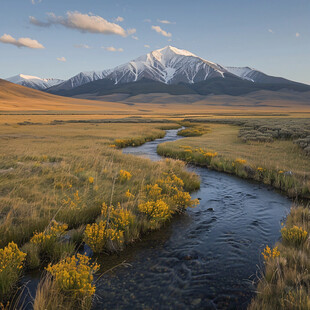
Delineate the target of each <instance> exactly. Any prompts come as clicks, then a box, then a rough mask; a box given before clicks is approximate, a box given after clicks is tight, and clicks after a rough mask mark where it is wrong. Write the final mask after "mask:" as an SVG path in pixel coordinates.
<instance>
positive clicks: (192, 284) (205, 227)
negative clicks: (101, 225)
mask: <svg viewBox="0 0 310 310" xmlns="http://www.w3.org/2000/svg"><path fill="white" fill-rule="evenodd" d="M179 138H180V137H178V136H177V130H168V131H167V135H166V136H165V137H164V138H162V139H158V140H155V141H152V142H148V143H146V144H144V145H142V146H140V147H135V148H133V147H128V148H126V149H124V150H123V152H124V153H126V154H134V155H137V156H144V157H148V158H150V159H152V160H159V159H161V157H160V156H158V155H157V154H156V148H157V145H158V144H159V143H162V142H166V141H174V140H176V139H179ZM191 169H193V170H194V171H195V172H196V173H197V174H198V175H200V178H201V188H200V190H199V191H197V192H196V193H193V195H192V196H193V198H200V199H201V200H200V205H199V206H198V207H196V208H195V209H189V210H187V212H186V213H185V214H183V215H179V216H176V217H175V218H174V219H173V220H172V221H171V222H170V223H169V224H167V225H166V226H165V227H164V228H162V229H161V230H159V231H156V232H153V233H151V234H149V235H147V236H145V237H143V238H142V240H141V241H139V242H137V243H135V244H134V245H132V246H129V247H127V248H126V249H125V251H123V252H122V253H121V254H120V256H117V255H113V256H105V257H103V258H102V262H100V261H99V263H102V264H103V265H104V266H105V268H106V269H109V268H111V267H113V266H117V265H118V264H120V263H122V262H123V261H126V263H127V265H126V266H124V265H121V266H119V267H117V268H115V269H113V270H112V271H111V272H108V273H106V274H105V275H104V276H102V277H101V278H100V279H99V280H98V281H97V283H96V287H97V290H96V295H97V296H98V297H97V298H96V300H95V305H94V309H245V308H246V307H247V305H248V303H249V301H250V300H251V298H252V297H253V295H254V290H255V287H253V285H252V280H254V279H255V277H256V273H257V272H259V268H261V267H262V260H261V255H260V252H261V250H262V249H263V248H264V247H265V245H266V244H269V245H272V244H274V243H275V242H276V241H277V240H278V239H279V237H280V232H279V231H280V228H281V221H283V220H284V219H285V216H286V215H287V214H288V212H289V208H290V206H291V201H290V200H288V199H287V198H285V197H283V196H281V195H280V194H278V193H276V192H274V191H273V190H270V189H269V188H267V187H266V186H264V185H259V184H256V183H251V182H249V181H245V180H242V179H239V178H237V177H234V176H230V175H226V174H223V173H219V172H214V171H210V170H208V169H205V168H197V167H196V168H195V167H193V168H191Z"/></svg>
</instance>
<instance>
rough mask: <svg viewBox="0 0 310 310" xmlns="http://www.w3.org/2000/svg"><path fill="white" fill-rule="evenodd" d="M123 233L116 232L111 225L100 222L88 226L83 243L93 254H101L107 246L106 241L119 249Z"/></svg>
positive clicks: (120, 231)
mask: <svg viewBox="0 0 310 310" xmlns="http://www.w3.org/2000/svg"><path fill="white" fill-rule="evenodd" d="M123 239H124V232H123V231H122V230H118V229H117V228H116V227H115V226H114V224H113V223H109V226H107V222H106V221H103V220H101V221H100V222H99V223H98V224H97V223H93V224H88V225H87V226H86V228H85V232H84V241H85V243H86V244H88V245H89V246H90V248H91V249H92V250H93V252H95V253H101V252H103V250H104V249H105V248H107V246H108V244H107V243H108V241H109V240H110V241H112V242H113V244H115V246H118V247H120V246H121V245H122V243H123V241H124V240H123Z"/></svg>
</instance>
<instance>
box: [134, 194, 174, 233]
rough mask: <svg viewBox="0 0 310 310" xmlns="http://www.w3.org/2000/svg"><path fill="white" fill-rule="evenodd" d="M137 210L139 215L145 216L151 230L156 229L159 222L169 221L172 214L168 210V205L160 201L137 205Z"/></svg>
mask: <svg viewBox="0 0 310 310" xmlns="http://www.w3.org/2000/svg"><path fill="white" fill-rule="evenodd" d="M138 209H139V211H140V212H141V213H144V214H146V215H147V218H148V220H149V222H150V227H151V228H153V229H154V228H158V224H160V223H161V222H164V221H166V220H167V219H170V218H171V216H172V213H173V212H172V211H171V210H170V209H169V206H168V204H167V203H166V202H164V201H163V200H161V199H159V200H156V201H147V202H145V203H141V204H139V206H138Z"/></svg>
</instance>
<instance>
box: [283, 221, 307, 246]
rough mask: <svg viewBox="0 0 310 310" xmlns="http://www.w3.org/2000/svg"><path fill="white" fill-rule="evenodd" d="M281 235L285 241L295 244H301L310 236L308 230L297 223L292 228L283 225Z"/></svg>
mask: <svg viewBox="0 0 310 310" xmlns="http://www.w3.org/2000/svg"><path fill="white" fill-rule="evenodd" d="M281 235H282V239H283V242H284V243H287V244H290V245H294V246H301V245H302V244H304V243H305V242H306V240H307V238H308V232H307V231H306V230H304V229H303V228H302V227H298V226H296V225H294V226H293V227H292V228H286V227H283V228H282V229H281Z"/></svg>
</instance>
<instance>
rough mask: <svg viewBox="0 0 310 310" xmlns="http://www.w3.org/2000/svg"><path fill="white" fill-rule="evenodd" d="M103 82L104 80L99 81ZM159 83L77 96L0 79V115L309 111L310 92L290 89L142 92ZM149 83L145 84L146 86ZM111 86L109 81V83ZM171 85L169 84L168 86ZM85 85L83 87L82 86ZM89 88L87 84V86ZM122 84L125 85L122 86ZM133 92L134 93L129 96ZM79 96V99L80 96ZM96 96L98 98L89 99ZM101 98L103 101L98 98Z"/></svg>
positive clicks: (128, 85) (129, 84)
mask: <svg viewBox="0 0 310 310" xmlns="http://www.w3.org/2000/svg"><path fill="white" fill-rule="evenodd" d="M97 83H99V84H100V83H103V81H97ZM158 83H159V82H154V81H151V82H150V81H149V80H143V81H140V83H127V84H124V85H119V87H120V90H122V91H123V93H121V94H116V95H107V94H105V93H106V92H102V93H101V95H100V96H98V95H94V97H91V95H90V94H88V95H86V97H87V98H86V97H84V96H85V94H83V92H82V94H80V95H78V94H76V95H75V96H76V98H68V97H62V96H56V95H53V94H48V93H45V92H43V91H38V90H34V89H31V88H27V87H24V86H20V85H16V84H13V83H10V82H7V81H5V80H1V79H0V114H1V113H3V112H9V113H10V112H13V113H14V112H18V113H23V112H31V111H32V112H35V113H50V112H52V113H65V114H72V113H73V114H76V113H78V114H80V113H81V114H89V113H92V114H105V115H122V116H124V115H125V116H126V115H140V114H146V115H147V114H150V115H153V114H154V113H155V114H160V115H165V113H168V114H171V113H173V114H176V113H177V114H180V115H184V114H190V115H192V113H198V114H201V113H210V112H225V113H226V112H232V111H234V112H235V111H239V112H240V113H243V112H250V111H263V112H266V111H276V112H280V111H295V112H296V111H297V112H298V111H308V112H309V111H310V92H296V91H290V90H282V91H266V90H259V91H256V92H251V93H248V94H245V95H242V96H231V95H208V96H205V95H198V94H195V93H190V94H183V95H182V96H180V95H179V94H180V92H183V93H185V92H186V91H188V89H187V88H186V86H187V84H185V85H182V84H178V85H174V87H175V88H174V91H175V94H169V93H141V91H140V90H139V89H138V88H137V87H138V86H139V85H140V87H142V88H143V89H144V91H147V90H148V91H151V90H152V91H153V90H154V89H156V87H159V85H161V83H160V84H158ZM144 84H146V85H144ZM108 86H109V87H110V86H111V85H110V84H109V85H108ZM167 86H169V85H166V87H167ZM81 87H82V86H81ZM84 87H86V85H84ZM121 87H123V88H121ZM201 87H202V86H201ZM128 93H130V94H131V95H129V94H128ZM77 98H79V99H77ZM88 99H95V100H88ZM98 99H100V101H99V100H98Z"/></svg>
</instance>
